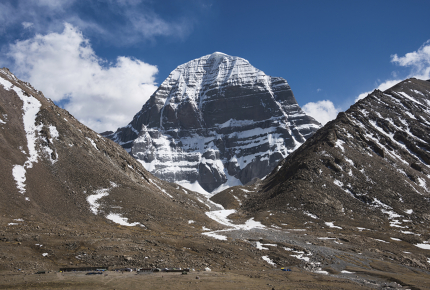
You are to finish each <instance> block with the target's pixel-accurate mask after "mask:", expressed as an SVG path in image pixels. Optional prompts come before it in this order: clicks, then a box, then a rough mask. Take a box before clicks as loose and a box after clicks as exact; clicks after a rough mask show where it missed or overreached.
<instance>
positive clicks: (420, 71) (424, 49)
mask: <svg viewBox="0 0 430 290" xmlns="http://www.w3.org/2000/svg"><path fill="white" fill-rule="evenodd" d="M391 62H392V63H394V64H397V65H399V66H401V67H409V68H410V72H409V74H408V75H407V76H406V77H405V78H411V77H414V78H417V79H422V80H428V79H430V40H427V41H426V42H425V43H424V44H423V45H422V46H421V47H420V48H419V49H418V50H417V51H413V52H409V53H406V54H405V55H404V56H401V57H399V56H398V55H397V54H394V55H392V56H391ZM392 75H393V77H397V76H398V74H397V72H393V73H392ZM401 81H402V80H400V79H391V80H386V81H384V82H383V83H381V84H379V85H378V86H377V87H376V89H379V90H381V91H385V90H386V89H389V88H391V87H392V86H394V85H395V84H397V83H399V82H401ZM371 92H372V91H368V92H365V93H362V94H360V95H359V96H358V97H357V98H356V99H355V101H356V102H357V101H359V100H361V99H364V98H365V97H366V96H367V95H368V94H370V93H371Z"/></svg>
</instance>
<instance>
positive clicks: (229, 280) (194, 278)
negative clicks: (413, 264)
mask: <svg viewBox="0 0 430 290" xmlns="http://www.w3.org/2000/svg"><path fill="white" fill-rule="evenodd" d="M291 270H292V271H291V272H284V271H281V270H280V269H277V270H265V271H264V270H263V271H255V270H249V271H228V272H190V273H188V274H187V275H182V274H181V273H163V272H158V273H151V274H136V272H124V273H121V272H114V271H107V272H104V274H103V275H86V272H70V273H60V272H50V273H47V274H34V273H23V272H21V273H17V272H1V273H0V289H369V288H379V287H380V286H381V285H379V286H378V287H376V285H370V284H367V285H363V284H361V283H357V282H353V281H350V280H347V279H341V278H337V277H334V276H330V275H321V274H316V273H311V272H308V271H305V270H302V269H299V268H296V267H293V268H291ZM428 281H429V282H430V276H429V277H428ZM396 285H398V284H396V283H395V282H391V283H388V284H386V285H385V286H388V287H390V286H391V287H392V288H395V287H396ZM372 286H373V287H372ZM415 289H417V288H415Z"/></svg>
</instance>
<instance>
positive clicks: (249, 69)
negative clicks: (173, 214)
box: [104, 52, 320, 192]
mask: <svg viewBox="0 0 430 290" xmlns="http://www.w3.org/2000/svg"><path fill="white" fill-rule="evenodd" d="M319 127H320V124H319V123H318V122H317V121H315V120H314V119H313V118H312V117H310V116H307V115H306V114H305V113H304V112H303V111H302V109H301V108H300V107H299V105H298V104H297V102H296V99H295V98H294V95H293V93H292V91H291V89H290V86H289V85H288V83H287V81H286V80H285V79H283V78H277V77H271V76H268V75H266V74H265V73H264V72H262V71H261V70H258V69H257V68H255V67H253V66H252V65H251V64H250V63H249V62H248V61H247V60H245V59H243V58H240V57H234V56H229V55H226V54H224V53H220V52H214V53H212V54H210V55H206V56H203V57H201V58H198V59H194V60H192V61H189V62H187V63H185V64H182V65H180V66H178V67H177V68H176V69H175V70H173V71H172V72H171V73H170V75H169V76H168V78H167V79H166V80H165V81H164V82H163V83H162V84H161V85H160V87H159V88H158V89H157V91H156V92H155V93H154V94H153V95H152V96H151V97H150V99H149V100H148V101H147V102H146V104H145V105H144V106H143V107H142V109H141V110H140V111H139V112H138V113H137V114H136V115H135V116H134V118H133V120H132V121H131V122H130V124H128V125H127V126H126V127H123V128H119V129H118V130H117V131H116V132H115V133H111V134H104V135H105V136H107V137H109V138H111V139H113V140H114V141H116V142H118V143H119V144H121V145H122V146H123V147H124V148H126V149H128V151H129V152H130V153H131V154H132V155H133V156H134V157H135V158H136V159H138V160H139V161H140V162H141V163H142V164H143V165H144V166H145V168H146V169H148V170H149V171H151V172H152V173H153V174H154V175H156V176H157V177H160V178H162V179H165V180H168V181H171V182H176V183H180V184H182V185H185V186H189V187H190V188H193V189H194V190H200V191H202V190H201V189H202V188H203V189H204V190H205V191H207V192H213V191H216V189H218V190H219V189H221V188H225V187H226V186H231V185H240V184H245V183H247V182H249V181H251V180H252V179H253V178H255V177H259V178H261V177H263V176H265V175H266V174H268V173H269V172H270V171H271V170H272V169H273V168H274V167H275V166H276V164H277V163H278V162H279V161H280V160H282V159H283V158H285V157H286V156H287V155H288V154H289V153H291V152H292V151H294V150H295V149H296V148H297V147H298V146H300V145H301V144H302V143H303V142H304V141H305V140H306V139H307V138H308V137H310V136H311V135H312V134H313V133H314V132H315V131H316V130H317V129H318V128H319Z"/></svg>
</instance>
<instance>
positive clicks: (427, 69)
mask: <svg viewBox="0 0 430 290" xmlns="http://www.w3.org/2000/svg"><path fill="white" fill-rule="evenodd" d="M391 62H393V63H396V64H398V65H400V66H404V67H410V68H411V73H410V77H411V76H413V77H415V78H417V79H423V80H428V79H430V40H427V41H426V42H425V43H424V44H423V45H422V46H421V47H420V48H419V49H418V50H417V51H413V52H409V53H407V54H405V55H404V56H402V57H398V56H397V54H394V55H392V56H391Z"/></svg>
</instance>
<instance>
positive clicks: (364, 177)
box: [242, 79, 430, 235]
mask: <svg viewBox="0 0 430 290" xmlns="http://www.w3.org/2000/svg"><path fill="white" fill-rule="evenodd" d="M429 136H430V82H428V81H423V80H417V79H408V80H405V81H403V82H401V83H399V84H397V85H395V86H394V87H392V88H390V89H388V90H386V91H384V92H381V91H379V90H375V91H374V92H372V93H371V94H369V95H368V96H367V97H366V98H365V99H363V100H360V101H359V102H357V103H355V104H354V105H353V106H351V108H350V109H349V110H347V111H346V112H345V113H340V114H339V115H338V117H337V118H336V119H335V120H333V121H331V122H329V123H327V124H326V125H325V126H324V127H323V128H321V129H320V130H319V131H318V132H317V133H316V134H314V135H313V136H312V137H311V138H310V139H308V140H307V141H306V143H305V144H303V145H302V146H301V147H300V148H299V149H297V150H296V151H295V152H294V153H292V154H290V155H289V156H288V157H287V158H286V159H285V160H284V161H283V163H282V166H280V167H279V168H278V169H275V170H274V171H273V172H272V173H271V174H270V175H269V176H268V177H267V178H266V179H265V180H264V181H263V182H262V183H261V184H260V187H259V188H258V192H257V193H255V194H253V195H252V196H250V198H249V199H248V200H247V201H245V202H243V205H242V207H243V209H245V210H247V211H249V212H256V211H259V210H274V209H278V210H282V211H285V210H286V211H287V212H289V211H292V210H294V214H295V215H299V214H303V215H307V214H309V213H311V214H312V215H315V216H318V217H320V218H321V219H326V220H328V219H330V220H337V221H339V222H340V221H342V222H345V223H346V222H347V221H349V222H350V223H353V222H357V221H359V220H361V221H362V222H363V223H362V224H365V223H367V224H368V225H371V224H373V225H374V226H375V227H376V226H378V227H381V226H382V225H383V224H384V223H383V222H382V221H383V220H385V221H387V225H388V229H389V230H390V231H393V232H396V231H398V232H399V233H403V234H405V233H406V234H412V233H413V234H415V235H420V234H422V232H424V231H426V230H427V229H424V228H422V227H419V226H416V225H419V224H421V223H424V222H425V223H427V220H428V212H429V210H430V202H429V200H430V199H429V198H430V187H429V185H430V158H429V157H430V137H429ZM412 222H413V223H414V224H413V225H412V224H411V223H412ZM388 229H387V230H388Z"/></svg>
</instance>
